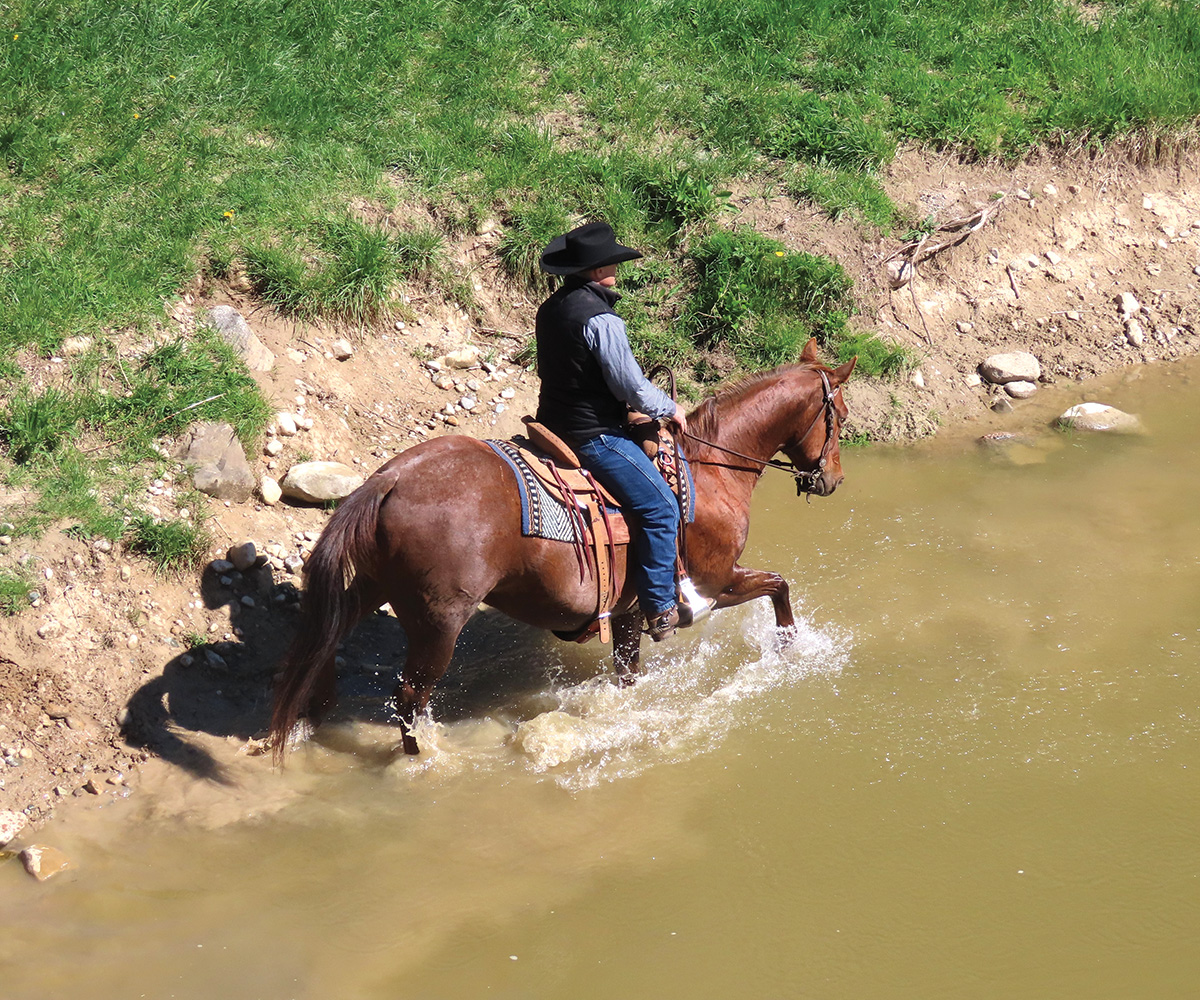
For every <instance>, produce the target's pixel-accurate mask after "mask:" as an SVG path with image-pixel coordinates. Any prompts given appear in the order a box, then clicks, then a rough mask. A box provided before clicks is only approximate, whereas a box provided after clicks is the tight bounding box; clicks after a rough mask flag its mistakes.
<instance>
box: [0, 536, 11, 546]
mask: <svg viewBox="0 0 1200 1000" xmlns="http://www.w3.org/2000/svg"><path fill="white" fill-rule="evenodd" d="M0 545H12V535H0Z"/></svg>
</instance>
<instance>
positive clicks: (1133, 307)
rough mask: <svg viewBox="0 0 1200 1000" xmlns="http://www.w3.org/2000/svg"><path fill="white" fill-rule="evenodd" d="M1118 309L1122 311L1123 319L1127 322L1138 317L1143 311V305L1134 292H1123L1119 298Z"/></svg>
mask: <svg viewBox="0 0 1200 1000" xmlns="http://www.w3.org/2000/svg"><path fill="white" fill-rule="evenodd" d="M1117 308H1119V309H1120V310H1121V319H1123V320H1126V319H1129V317H1131V316H1136V315H1137V314H1138V313H1139V312H1140V311H1141V308H1142V304H1141V303H1140V302H1138V300H1137V296H1135V295H1134V294H1133V292H1122V293H1121V294H1120V295H1118V296H1117Z"/></svg>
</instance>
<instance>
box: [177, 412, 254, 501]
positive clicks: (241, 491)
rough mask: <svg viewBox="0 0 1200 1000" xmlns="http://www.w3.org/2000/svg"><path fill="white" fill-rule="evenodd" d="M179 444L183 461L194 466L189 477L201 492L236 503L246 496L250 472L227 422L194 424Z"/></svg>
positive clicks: (251, 486)
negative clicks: (180, 444)
mask: <svg viewBox="0 0 1200 1000" xmlns="http://www.w3.org/2000/svg"><path fill="white" fill-rule="evenodd" d="M182 444H183V447H182V451H183V455H182V458H183V463H184V464H185V465H188V466H190V467H192V468H193V469H194V471H193V473H192V481H193V482H194V483H195V486H196V489H198V490H199V491H200V492H201V493H207V494H208V495H209V496H211V497H216V498H217V499H218V500H233V501H236V502H238V503H240V502H242V501H243V500H248V499H249V498H250V494H251V493H252V492H253V491H254V474H253V473H252V472H251V471H250V466H249V465H248V464H246V454H245V452H243V451H242V443H241V442H240V441H239V440H238V439H237V435H236V434H234V431H233V428H232V427H230V426H229V424H224V423H199V424H194V425H193V426H192V427H191V428H190V429H189V432H188V435H187V436H186V438H185V440H184V442H183V443H182Z"/></svg>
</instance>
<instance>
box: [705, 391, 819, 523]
mask: <svg viewBox="0 0 1200 1000" xmlns="http://www.w3.org/2000/svg"><path fill="white" fill-rule="evenodd" d="M816 373H817V374H818V375H820V376H821V392H822V396H823V398H822V400H821V409H820V410H818V411H817V412H816V414H814V416H813V418H812V422H811V423H810V424H809V425H808V429H807V430H806V431H805V432H804V434H803V435H802V436H801V438H800V440H799V441H797V442H796V445H797V447H799V446H800V445H802V444H804V442H805V441H807V440H808V436H809V435H810V434H811V433H812V432H813V430H814V429H815V428H816V426H817V421H819V420H820V419H821V416H822V414H823V415H824V417H825V444H824V445H822V447H821V457H820V458H819V459H817V464H816V465H815V466H814V467H813V468H812V469H810V470H809V471H807V472H806V471H805V470H803V469H801V468H799V467H798V466H797V465H796V463H795V462H791V461H780V460H779V459H776V458H755V457H754V456H753V455H745V454H743V453H742V452H740V451H734V450H733V449H732V448H726V447H724V446H723V445H719V444H715V443H713V442H712V441H705V440H704V438H698V437H696V435H695V434H692V433H690V432H689V431H684V432H683V436H684V437H686V438H689V439H691V440H692V441H695V442H696V443H697V444H702V445H706V446H707V447H709V448H715V449H716V450H717V451H721V452H724V453H725V454H726V455H734V456H736V457H738V458H744V459H746V460H747V461H749V462H754V463H756V464H758V465H761V466H763V467H764V468H770V469H780V470H781V471H783V472H790V473H791V474H792V477H793V478H794V479H795V480H796V496H805V495H807V496H808V499H809V500H810V501H811V500H812V494H813V491H814V490H816V488H817V483H818V482H820V480H821V476H822V475H824V473H825V466H826V465H827V464H828V462H829V455H830V452H832V451H833V448H834V445H835V444H837V432H836V422H837V406H836V404H835V402H834V396H835V390H834V388H833V386H831V385H830V384H829V376H828V375H826V374H825V372H824V371H822V370H821V369H820V368H818V369H816ZM762 471H763V470H762V469H760V470H759V472H758V474H759V475H761V474H762Z"/></svg>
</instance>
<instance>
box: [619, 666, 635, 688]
mask: <svg viewBox="0 0 1200 1000" xmlns="http://www.w3.org/2000/svg"><path fill="white" fill-rule="evenodd" d="M637 679H638V675H637V673H636V672H635V671H633V670H627V671H625V672H623V673H619V674H617V687H623V688H631V687H633V686H634V685H635V684H636V683H637Z"/></svg>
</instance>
